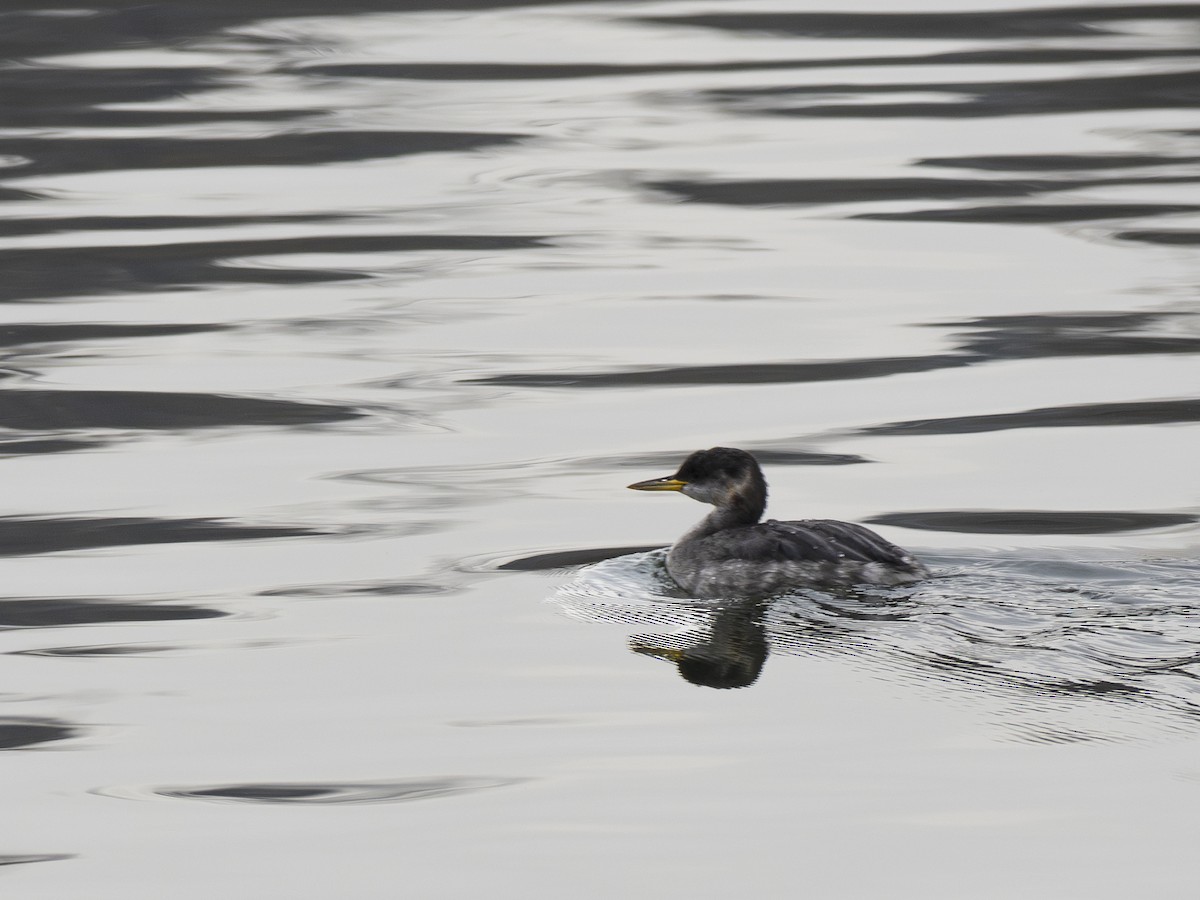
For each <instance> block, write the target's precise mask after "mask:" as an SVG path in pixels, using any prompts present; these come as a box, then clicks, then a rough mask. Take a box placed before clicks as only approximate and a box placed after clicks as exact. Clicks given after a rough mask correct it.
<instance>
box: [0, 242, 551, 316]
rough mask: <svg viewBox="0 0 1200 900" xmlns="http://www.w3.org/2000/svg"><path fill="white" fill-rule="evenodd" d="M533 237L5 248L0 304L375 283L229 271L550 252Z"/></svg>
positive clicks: (326, 273)
mask: <svg viewBox="0 0 1200 900" xmlns="http://www.w3.org/2000/svg"><path fill="white" fill-rule="evenodd" d="M546 244H547V239H546V238H544V237H539V236H526V235H512V236H505V235H498V236H492V235H469V234H446V235H423V234H395V235H383V234H365V235H316V236H311V237H293V238H261V239H249V238H246V239H242V240H224V241H193V242H178V243H164V244H138V245H129V244H115V245H111V246H94V247H89V246H84V247H35V248H19V249H18V248H9V249H0V266H2V267H3V268H4V270H5V272H6V273H7V277H6V279H5V280H4V282H3V283H0V302H6V301H7V302H12V301H21V302H24V301H28V300H40V299H49V298H53V297H80V296H87V295H90V294H116V293H140V292H144V291H162V290H165V289H167V288H180V287H193V286H197V285H212V284H281V285H287V284H315V283H320V282H328V281H348V280H352V279H356V278H370V277H372V274H371V273H368V272H363V271H357V270H355V268H354V267H353V266H347V267H346V268H345V269H318V268H283V267H281V266H248V265H239V266H228V265H223V264H222V263H225V262H227V261H229V260H232V259H239V258H244V257H260V256H278V255H290V254H308V253H380V252H388V253H415V252H427V251H437V250H447V251H454V250H458V251H469V252H479V251H495V250H521V249H528V248H532V247H543V246H546Z"/></svg>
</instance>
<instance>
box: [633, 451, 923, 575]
mask: <svg viewBox="0 0 1200 900" xmlns="http://www.w3.org/2000/svg"><path fill="white" fill-rule="evenodd" d="M629 487H630V489H631V490H635V491H679V492H681V493H683V494H686V495H687V496H689V497H691V498H692V499H693V500H699V501H700V502H701V503H711V504H712V505H713V506H715V507H716V509H715V510H713V512H711V513H709V514H708V516H706V517H705V518H704V520H703V521H701V522H700V524H698V525H697V526H696V527H695V528H693V529H692V530H691V531H689V532H688V533H687V534H685V535H684V536H683V537H681V538H680V539H679V540H677V541H676V542H675V543H674V544H673V545H672V546H671V550H670V552H669V553H668V554H667V572H669V573H670V575H671V577H672V578H673V579H675V581H676V583H678V584H679V586H680V587H681V588H683V589H684V590H685V591H687V592H688V593H690V594H692V595H693V596H695V597H706V598H707V597H766V596H770V595H772V594H778V593H781V592H783V591H787V590H790V589H794V588H800V587H842V586H850V585H855V584H879V585H895V584H905V583H907V582H910V581H917V580H919V579H921V578H924V577H925V576H926V575H927V574H928V570H927V569H926V568H925V567H924V566H923V565H922V564H921V563H920V562H918V561H917V560H916V559H915V558H914V557H913V556H912V555H910V554H909V553H908V552H907V551H905V550H902V549H901V548H899V547H897V546H896V545H895V544H891V543H888V542H887V541H885V540H884V539H883V538H881V537H880V536H879V535H877V534H876V533H875V532H873V531H871V530H870V529H869V528H864V527H863V526H862V525H853V524H851V523H849V522H836V521H833V520H830V519H804V520H801V521H798V522H779V521H776V520H775V519H769V520H768V521H766V522H759V519H760V518H761V517H762V514H763V510H764V509H765V508H766V505H767V482H766V480H765V479H764V478H763V474H762V469H760V468H759V466H758V460H756V459H755V458H754V457H753V456H751V455H750V454H749V453H747V452H746V451H745V450H735V449H733V448H732V447H713V448H712V449H711V450H697V451H696V452H695V453H693V454H692V455H691V456H689V457H688V458H687V459H685V460H684V461H683V465H681V466H680V467H679V471H678V472H676V473H675V474H674V475H668V476H667V477H665V478H652V479H650V480H649V481H639V482H638V483H637V484H631V485H629Z"/></svg>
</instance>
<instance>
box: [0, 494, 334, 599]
mask: <svg viewBox="0 0 1200 900" xmlns="http://www.w3.org/2000/svg"><path fill="white" fill-rule="evenodd" d="M334 533H335V532H333V531H331V530H329V529H321V528H309V527H305V526H300V525H242V524H238V523H236V522H229V521H225V520H223V519H156V518H150V517H144V518H137V517H125V518H66V517H63V518H50V517H46V518H30V517H22V516H3V517H0V556H31V555H35V554H39V553H61V552H63V551H66V550H93V549H96V548H99V547H128V546H132V545H145V544H178V543H197V542H209V541H249V540H266V539H273V538H294V537H313V536H316V535H326V536H328V535H330V534H334ZM2 615H3V614H2V613H0V617H2Z"/></svg>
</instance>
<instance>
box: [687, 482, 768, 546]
mask: <svg viewBox="0 0 1200 900" xmlns="http://www.w3.org/2000/svg"><path fill="white" fill-rule="evenodd" d="M766 508H767V492H766V491H765V490H763V491H752V492H747V493H740V494H737V495H735V496H734V497H732V498H731V499H730V501H729V502H728V503H724V504H722V505H720V506H718V507H717V508H716V509H714V510H713V511H712V512H710V513H709V514H708V515H707V516H705V517H704V520H703V521H702V522H701V523H700V524H699V525H697V526H696V527H695V528H693V529H692V531H691V533H690V534H689V537H693V538H699V537H707V536H708V535H710V534H716V533H717V532H718V531H724V530H726V529H727V528H741V527H742V526H745V525H755V524H757V523H758V520H759V519H761V518H762V514H763V510H765V509H766Z"/></svg>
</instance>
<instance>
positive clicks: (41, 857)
mask: <svg viewBox="0 0 1200 900" xmlns="http://www.w3.org/2000/svg"><path fill="white" fill-rule="evenodd" d="M74 858H75V854H74V853H19V854H18V853H6V854H3V855H0V866H19V865H23V864H24V863H36V862H55V861H57V860H60V859H74Z"/></svg>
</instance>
